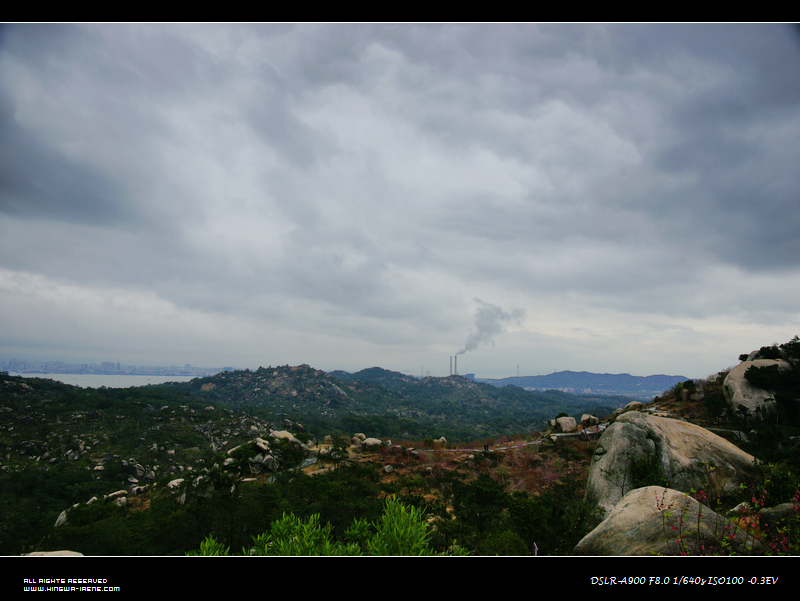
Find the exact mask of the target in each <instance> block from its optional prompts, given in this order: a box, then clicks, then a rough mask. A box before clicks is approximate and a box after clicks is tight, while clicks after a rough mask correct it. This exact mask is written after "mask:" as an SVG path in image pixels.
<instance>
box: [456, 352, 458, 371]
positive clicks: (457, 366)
mask: <svg viewBox="0 0 800 601" xmlns="http://www.w3.org/2000/svg"><path fill="white" fill-rule="evenodd" d="M456 375H458V355H456Z"/></svg>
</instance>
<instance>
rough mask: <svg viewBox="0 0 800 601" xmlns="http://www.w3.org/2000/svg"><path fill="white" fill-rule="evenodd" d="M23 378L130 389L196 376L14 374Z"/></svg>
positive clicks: (86, 386)
mask: <svg viewBox="0 0 800 601" xmlns="http://www.w3.org/2000/svg"><path fill="white" fill-rule="evenodd" d="M9 373H10V375H14V376H22V377H24V378H46V379H48V380H55V381H56V382H63V383H64V384H70V385H72V386H79V387H80V388H100V387H101V386H105V387H106V388H130V387H131V386H147V385H148V384H163V383H164V382H188V381H189V380H192V379H194V378H195V377H197V376H129V375H128V376H112V375H106V374H16V373H13V372H9Z"/></svg>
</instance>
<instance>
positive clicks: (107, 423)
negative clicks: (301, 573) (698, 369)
mask: <svg viewBox="0 0 800 601" xmlns="http://www.w3.org/2000/svg"><path fill="white" fill-rule="evenodd" d="M798 348H800V343H798V339H797V338H795V339H794V340H792V341H791V342H790V343H787V344H785V345H773V347H765V349H767V350H766V351H765V349H762V351H763V352H765V353H775V352H776V351H775V350H774V349H777V351H778V352H780V354H781V355H780V356H781V358H783V359H784V360H786V361H788V362H789V363H790V366H791V369H790V370H785V371H781V372H779V373H778V375H777V378H778V380H777V381H776V382H773V384H774V386H775V390H777V391H780V393H779V394H780V398H781V404H782V405H783V406H784V410H783V411H782V412H781V413H779V414H778V415H777V416H776V417H775V418H773V419H770V420H767V421H765V420H761V419H758V418H757V417H755V416H752V415H748V414H747V413H746V412H743V411H741V410H739V411H733V410H731V409H730V408H729V407H728V405H727V403H726V401H725V396H724V392H723V386H722V383H723V380H724V377H725V373H721V374H717V375H714V376H712V377H709V378H708V379H706V380H696V381H695V380H687V381H683V382H680V383H678V384H676V385H675V386H673V387H672V388H671V389H670V390H669V391H666V392H665V393H664V394H663V395H662V396H661V397H659V398H657V399H655V401H654V404H655V405H657V406H658V407H659V408H660V409H661V410H666V411H669V412H670V413H671V414H672V415H673V416H674V417H682V418H685V419H688V420H690V421H693V422H695V423H698V424H700V425H703V426H705V427H708V428H713V429H714V430H715V431H717V432H719V433H721V434H723V435H725V436H727V437H729V439H730V440H731V441H732V442H734V443H735V444H737V445H739V446H741V447H742V448H744V450H746V451H748V452H750V453H751V454H753V455H754V456H756V457H757V458H758V459H759V460H760V461H761V462H762V464H763V477H762V479H761V481H760V482H759V483H758V485H757V486H756V487H755V488H753V489H749V488H748V489H747V490H744V489H742V490H740V491H738V492H737V493H736V494H731V495H727V496H726V498H719V499H705V502H706V503H708V504H709V506H711V507H712V508H714V509H718V510H721V511H722V510H727V509H730V508H732V507H734V506H735V505H736V504H740V503H743V502H747V503H749V504H750V505H752V504H753V503H756V502H758V503H760V502H762V501H763V502H764V503H765V505H766V506H769V505H773V504H780V503H787V502H788V503H794V506H795V507H797V504H798V500H800V496H798V492H797V491H798V490H800V478H799V477H798V474H800V448H799V447H798V440H800V438H798V436H800V419H798V418H797V413H796V411H795V410H794V409H793V408H794V407H796V403H797V399H798V398H800V394H798V391H800V386H798V384H797V382H798V380H797V369H798V365H799V364H800V356H798V353H797V351H798ZM768 375H770V374H768ZM772 375H774V374H771V375H770V377H772ZM336 376H338V377H336ZM336 376H334V375H332V374H326V373H324V372H320V371H318V370H313V369H312V368H310V367H308V366H296V367H289V366H284V367H276V368H272V367H269V368H260V369H259V370H256V371H243V372H224V373H221V374H218V375H217V376H214V377H213V378H202V379H197V380H194V381H192V382H189V383H182V384H168V385H158V386H148V387H141V388H129V389H105V388H102V389H81V388H76V387H73V386H67V385H64V384H60V383H58V382H53V381H50V380H42V379H35V378H20V377H13V376H9V375H8V374H0V446H1V447H2V449H3V454H2V465H1V466H0V467H2V472H0V510H2V516H3V517H2V518H0V554H4V555H10V554H19V553H23V552H29V551H33V550H56V549H70V550H75V551H79V552H81V553H84V554H86V555H184V554H187V553H199V554H217V553H226V552H227V553H229V554H231V553H233V554H237V553H240V552H241V553H246V554H271V553H275V552H279V553H300V552H309V551H310V550H312V549H313V550H316V551H319V552H320V553H323V552H326V550H327V552H330V553H332V554H336V553H348V554H349V553H353V554H373V553H380V552H381V551H380V549H383V550H384V551H383V552H389V551H388V549H389V547H387V546H383V547H381V545H387V544H389V543H388V542H387V539H386V536H385V535H382V534H381V532H382V531H381V527H382V526H381V524H386V523H388V522H391V521H392V520H394V522H393V523H396V524H399V523H402V524H404V525H403V526H402V528H405V529H406V531H407V533H408V535H407V536H406V537H401V538H403V541H400V542H398V543H397V544H401V543H402V544H405V543H409V541H413V540H416V541H417V543H418V544H417V543H414V544H416V546H413V548H414V549H416V551H415V552H421V553H432V554H448V553H458V554H462V553H469V554H491V555H493V554H501V555H502V554H513V555H527V554H534V553H536V554H540V555H551V554H557V555H562V554H569V553H570V552H571V550H572V548H573V547H574V545H575V544H576V543H577V542H578V541H579V540H580V539H581V538H582V537H583V536H584V535H585V534H586V533H588V532H589V531H590V530H591V528H592V527H593V526H594V525H596V523H597V514H596V512H595V511H594V507H593V506H592V505H591V504H587V503H586V502H585V501H584V488H585V481H586V477H587V473H588V467H589V462H590V460H591V457H592V455H593V452H594V445H595V442H592V441H582V440H571V441H565V440H561V441H560V442H557V443H556V444H544V443H542V444H533V442H534V440H535V439H536V438H537V437H538V436H539V432H538V430H539V429H540V428H539V427H537V428H533V427H532V426H533V425H534V424H535V425H537V426H540V425H541V424H542V423H543V422H544V421H545V419H551V418H553V417H555V416H557V415H559V414H561V413H567V414H572V415H575V414H576V413H577V414H578V416H580V413H582V412H583V411H586V409H587V407H586V406H585V402H586V400H587V399H586V398H581V397H574V396H572V395H566V394H564V393H553V394H550V393H530V392H527V391H524V390H522V389H519V388H515V387H504V388H496V387H493V386H491V385H488V384H481V383H476V382H472V381H471V380H469V379H467V378H461V377H457V376H456V377H450V378H425V379H417V378H411V377H409V376H403V375H402V374H396V373H395V372H388V371H387V370H381V369H380V368H372V369H370V370H365V371H364V372H363V373H362V372H359V373H358V374H342V373H338V374H336ZM755 377H761V376H755ZM559 403H560V404H559ZM589 405H590V407H588V408H591V403H589ZM594 407H595V408H597V405H596V404H595V405H594ZM276 426H279V427H280V428H281V429H284V428H285V429H289V430H291V431H292V432H293V433H294V434H295V435H296V436H297V437H298V438H300V439H301V440H302V441H303V442H307V443H308V444H313V443H314V442H318V441H320V440H321V438H322V436H323V435H325V434H331V435H333V438H332V443H331V445H329V446H330V447H331V448H332V449H334V450H336V451H337V452H335V453H333V454H330V455H328V456H327V458H325V459H320V461H327V463H325V464H324V465H325V466H326V468H327V469H324V470H319V471H318V472H316V473H315V475H310V473H306V472H305V471H301V470H289V469H287V468H288V467H292V466H295V465H297V464H298V463H299V460H300V459H302V457H300V456H298V457H294V455H296V454H297V448H296V447H292V446H291V445H290V444H289V443H275V445H274V446H275V448H276V449H277V454H278V455H281V454H282V455H283V456H282V457H280V459H282V460H283V463H282V465H283V468H282V469H281V470H280V471H278V472H273V473H264V474H260V475H259V476H258V478H257V479H253V478H249V479H248V478H245V476H251V474H250V472H249V469H248V463H247V458H248V457H249V456H251V455H252V452H253V445H254V443H253V442H252V441H253V440H254V437H255V436H262V435H263V436H266V435H267V434H268V433H269V431H270V429H272V428H274V427H276ZM356 431H364V432H366V433H367V435H372V436H377V437H381V438H388V437H390V438H391V439H392V441H393V443H394V444H393V445H391V446H384V447H382V448H381V449H380V450H379V451H375V452H372V453H369V452H362V453H360V454H356V455H353V454H349V455H348V453H347V446H348V441H349V437H350V435H352V433H353V432H356ZM343 434H347V436H346V437H344V438H343V437H342V435H343ZM406 434H408V435H406ZM443 434H450V436H448V439H449V441H450V442H449V443H446V444H443V443H440V442H435V440H434V439H435V438H438V437H439V436H442V435H443ZM459 440H460V441H461V442H456V441H459ZM537 442H542V441H541V440H540V441H537ZM236 447H238V450H233V451H232V452H230V453H229V451H231V450H232V449H235V448H236ZM484 448H489V450H488V451H480V450H475V449H484ZM651 472H652V470H646V469H643V470H641V473H639V474H638V475H637V481H639V480H641V482H640V484H641V485H642V486H644V485H647V484H654V483H658V482H655V481H654V482H650V481H649V480H651V479H653V480H658V477H659V475H658V474H656V473H654V472H653V473H651ZM268 477H269V478H268ZM247 480H252V481H247ZM137 481H138V482H137ZM659 481H660V480H659ZM168 482H172V484H173V486H172V487H171V488H170V487H167V486H166V484H167V483H168ZM134 486H141V490H140V492H137V494H130V495H129V496H128V498H127V499H128V500H127V503H120V502H119V500H118V499H116V498H115V497H114V496H108V495H109V494H110V493H112V492H114V491H119V490H121V489H125V490H128V491H130V490H132V487H134ZM696 495H697V496H698V497H701V496H702V495H704V493H703V491H698V492H697V493H696ZM92 497H96V500H95V501H94V502H92V503H91V504H89V503H87V501H88V500H89V499H91V498H92ZM73 506H75V507H74V509H71V510H70V511H69V512H68V514H66V515H67V517H68V519H67V522H66V524H64V525H61V526H58V527H54V524H55V522H56V519H57V518H58V517H59V515H60V514H61V513H62V512H63V511H64V510H65V509H68V508H72V507H73ZM748 511H749V513H748V518H747V519H751V517H752V515H753V513H754V511H755V513H757V508H755V507H750V509H749V510H748ZM387 515H388V516H389V517H387ZM743 519H745V518H743ZM403 520H405V521H403ZM751 523H752V522H751ZM423 525H424V527H423ZM402 528H401V529H402ZM300 534H302V536H300ZM753 536H763V537H764V540H765V541H767V540H768V541H769V544H770V545H772V546H768V547H767V549H766V552H768V553H793V552H797V550H798V544H797V541H798V538H797V536H796V533H795V532H794V531H793V530H791V529H790V528H788V527H784V528H783V529H782V530H775V531H774V536H773V535H772V531H771V532H770V533H768V534H764V533H760V532H759V533H755V532H754V534H753ZM767 536H773V538H769V539H768V538H767ZM304 537H305V538H304ZM780 537H783V538H780ZM304 540H305V541H306V542H305V543H304V542H303V541H304ZM292 541H294V542H292ZM311 541H316V542H313V543H312V542H311ZM381 541H382V542H381ZM287 545H288V546H287ZM303 545H305V546H303ZM309 545H310V546H309ZM403 548H404V549H405V547H403ZM410 548H412V547H408V549H410ZM398 549H401V547H395V551H397V550H398ZM409 552H410V551H409ZM718 552H724V549H722V548H721V549H719V550H718Z"/></svg>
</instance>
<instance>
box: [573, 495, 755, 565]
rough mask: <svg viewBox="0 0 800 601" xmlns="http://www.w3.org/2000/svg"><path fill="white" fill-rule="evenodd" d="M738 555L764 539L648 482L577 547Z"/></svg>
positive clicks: (578, 550)
mask: <svg viewBox="0 0 800 601" xmlns="http://www.w3.org/2000/svg"><path fill="white" fill-rule="evenodd" d="M723 544H724V545H725V547H726V548H727V549H728V550H730V551H733V552H735V553H737V554H745V553H752V552H753V551H759V550H760V549H761V543H759V542H758V541H756V540H754V539H753V536H752V535H748V533H747V532H745V531H744V530H742V529H741V528H739V527H738V526H737V525H736V524H735V523H734V522H732V521H730V520H728V519H727V518H724V517H722V516H721V515H719V514H717V513H715V512H714V511H712V510H711V509H709V508H708V507H706V506H705V505H702V504H700V503H698V502H697V501H696V500H695V499H693V498H691V497H690V496H688V495H687V494H686V493H683V492H680V491H677V490H672V489H667V488H663V487H660V486H645V487H643V488H637V489H636V490H632V491H631V492H629V493H628V494H626V495H625V496H624V497H623V498H622V500H621V501H620V502H619V503H618V504H617V506H616V507H615V508H614V510H613V511H612V512H611V514H610V515H609V516H608V517H607V518H606V519H605V520H603V522H601V523H600V525H599V526H597V527H596V528H595V529H594V530H592V531H591V532H590V533H589V534H587V535H586V536H585V537H584V538H583V539H582V540H581V541H580V542H579V543H578V544H577V545H576V546H575V548H574V549H573V551H572V553H573V555H683V554H687V555H712V554H715V553H716V552H719V551H721V550H722V548H723Z"/></svg>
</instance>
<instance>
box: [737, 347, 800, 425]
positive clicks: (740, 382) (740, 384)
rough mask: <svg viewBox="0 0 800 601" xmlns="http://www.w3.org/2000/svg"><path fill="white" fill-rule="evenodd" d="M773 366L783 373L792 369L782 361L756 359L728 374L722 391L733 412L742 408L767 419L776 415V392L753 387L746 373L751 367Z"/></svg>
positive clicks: (744, 362)
mask: <svg viewBox="0 0 800 601" xmlns="http://www.w3.org/2000/svg"><path fill="white" fill-rule="evenodd" d="M771 365H777V366H778V368H779V369H780V370H781V371H785V370H788V369H790V368H791V366H790V365H789V364H788V363H787V362H786V361H782V360H780V359H755V360H753V361H743V362H742V363H740V364H739V365H737V366H736V367H734V368H733V369H732V370H731V371H730V372H728V375H727V376H725V381H724V382H723V383H722V389H723V391H724V392H725V400H726V401H727V402H728V406H729V407H730V408H731V409H732V410H733V411H738V410H739V407H740V406H741V407H744V408H745V409H747V410H748V411H749V412H750V413H751V414H752V415H761V416H762V417H765V416H767V415H769V414H772V413H774V411H775V409H776V405H777V402H776V401H775V394H774V392H772V391H769V390H764V389H762V388H758V387H756V386H753V385H752V384H751V383H750V382H748V381H747V378H745V373H746V372H747V370H748V369H750V368H751V367H769V366H771Z"/></svg>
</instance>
